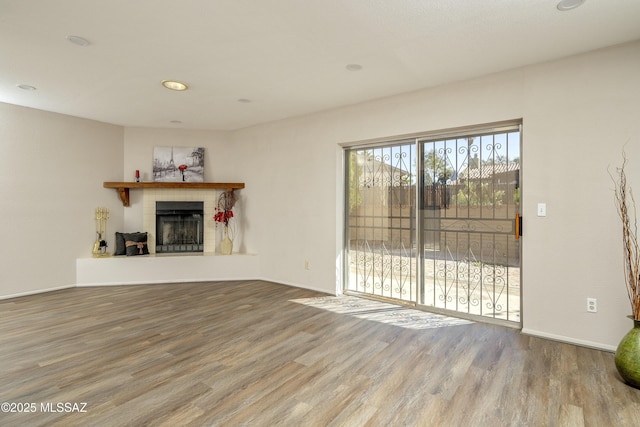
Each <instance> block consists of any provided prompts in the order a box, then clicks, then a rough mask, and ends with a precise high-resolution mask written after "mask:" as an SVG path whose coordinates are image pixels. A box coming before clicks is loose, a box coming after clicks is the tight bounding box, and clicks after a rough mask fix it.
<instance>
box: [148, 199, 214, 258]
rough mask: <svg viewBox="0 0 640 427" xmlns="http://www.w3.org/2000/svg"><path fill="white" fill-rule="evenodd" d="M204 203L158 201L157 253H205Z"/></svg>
mask: <svg viewBox="0 0 640 427" xmlns="http://www.w3.org/2000/svg"><path fill="white" fill-rule="evenodd" d="M203 220H204V202H193V201H188V202H180V201H156V248H155V249H156V253H180V252H183V253H184V252H203V251H204V222H203Z"/></svg>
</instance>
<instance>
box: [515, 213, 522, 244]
mask: <svg viewBox="0 0 640 427" xmlns="http://www.w3.org/2000/svg"><path fill="white" fill-rule="evenodd" d="M515 229H516V230H515V238H516V240H518V239H519V238H520V237H522V217H521V216H520V214H519V213H516V227H515Z"/></svg>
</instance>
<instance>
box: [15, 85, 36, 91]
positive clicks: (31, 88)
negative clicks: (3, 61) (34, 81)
mask: <svg viewBox="0 0 640 427" xmlns="http://www.w3.org/2000/svg"><path fill="white" fill-rule="evenodd" d="M16 87H19V88H20V89H22V90H36V87H35V86H31V85H25V84H19V85H16Z"/></svg>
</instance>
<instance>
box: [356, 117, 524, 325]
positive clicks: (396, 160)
mask: <svg viewBox="0 0 640 427" xmlns="http://www.w3.org/2000/svg"><path fill="white" fill-rule="evenodd" d="M520 164H521V156H520V127H519V124H508V125H502V126H500V127H493V128H487V129H477V130H472V131H469V130H466V131H464V132H460V133H459V134H455V133H453V134H448V135H447V136H446V137H441V136H438V135H428V136H423V137H420V136H419V137H416V138H411V139H405V140H401V141H390V142H388V143H383V144H376V145H362V146H358V147H352V148H348V149H346V150H345V166H346V167H345V169H346V176H345V182H346V198H345V204H346V214H345V217H346V230H345V242H346V245H345V246H346V247H345V255H346V256H345V260H346V261H345V262H346V265H345V271H346V274H345V281H344V283H345V291H346V292H351V293H361V294H365V295H368V296H372V297H376V298H385V299H391V300H397V301H398V302H403V303H410V304H415V305H421V306H425V307H430V308H432V309H434V310H437V311H453V312H457V313H464V314H465V315H468V316H479V317H490V318H493V319H500V320H506V321H510V322H519V321H520V227H519V226H520V220H519V214H520V211H519V209H520V194H521V185H520Z"/></svg>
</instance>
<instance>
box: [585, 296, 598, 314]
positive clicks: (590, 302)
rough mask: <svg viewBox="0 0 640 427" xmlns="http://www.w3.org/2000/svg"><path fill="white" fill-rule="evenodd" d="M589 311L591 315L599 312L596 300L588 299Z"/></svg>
mask: <svg viewBox="0 0 640 427" xmlns="http://www.w3.org/2000/svg"><path fill="white" fill-rule="evenodd" d="M587 311H588V312H589V313H597V312H598V300H597V299H595V298H587Z"/></svg>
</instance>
